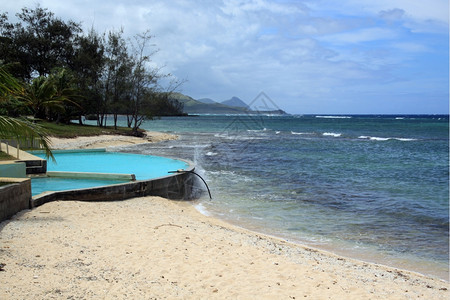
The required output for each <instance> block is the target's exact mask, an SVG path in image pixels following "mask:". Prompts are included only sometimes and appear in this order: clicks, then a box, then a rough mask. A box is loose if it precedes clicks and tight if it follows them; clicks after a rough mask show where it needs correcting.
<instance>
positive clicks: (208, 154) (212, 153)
mask: <svg viewBox="0 0 450 300" xmlns="http://www.w3.org/2000/svg"><path fill="white" fill-rule="evenodd" d="M206 155H207V156H216V155H217V153H216V152H211V151H209V152H207V153H206Z"/></svg>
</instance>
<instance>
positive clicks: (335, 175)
mask: <svg viewBox="0 0 450 300" xmlns="http://www.w3.org/2000/svg"><path fill="white" fill-rule="evenodd" d="M142 128H144V129H147V130H154V131H162V132H169V133H174V134H177V135H179V136H180V138H179V139H178V140H176V141H166V142H162V143H158V144H145V145H138V146H133V147H127V148H124V149H123V150H124V151H127V152H134V153H143V154H152V155H163V156H169V157H178V158H184V159H189V160H191V161H193V162H194V163H195V164H196V166H197V168H196V170H197V172H198V173H199V174H200V175H201V176H202V177H203V178H204V179H205V180H206V181H207V183H208V185H209V188H210V189H211V193H212V200H210V199H209V197H208V194H207V193H203V194H202V196H201V197H200V199H199V200H196V201H195V202H194V204H195V206H196V207H197V209H198V210H200V211H201V212H202V213H204V214H207V215H211V216H214V217H218V218H221V219H224V220H226V221H228V222H230V223H233V224H236V225H239V226H241V227H244V228H248V229H250V230H254V231H258V232H262V233H266V234H270V235H274V236H277V237H280V238H283V239H286V240H288V241H291V242H298V243H301V244H306V245H309V246H311V247H315V248H319V249H324V250H327V251H331V252H333V253H336V254H339V255H344V256H347V257H353V258H357V259H361V260H364V261H368V262H374V263H379V264H384V265H389V266H394V267H397V268H402V269H407V270H412V271H416V272H419V273H423V274H427V275H432V276H438V277H440V278H444V279H447V280H448V272H449V118H448V115H445V116H438V115H426V116H419V115H413V116H406V115H401V116H393V115H392V116H391V115H381V116H378V115H348V116H341V115H339V116H332V115H330V116H324V115H317V116H316V115H304V116H303V115H299V116H290V115H289V116H252V115H229V116H212V115H201V116H195V117H177V118H170V117H167V118H162V119H159V120H153V121H147V122H145V123H144V124H143V126H142ZM199 187H201V188H203V187H202V186H201V185H199Z"/></svg>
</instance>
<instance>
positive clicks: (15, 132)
mask: <svg viewBox="0 0 450 300" xmlns="http://www.w3.org/2000/svg"><path fill="white" fill-rule="evenodd" d="M23 94H24V89H23V87H22V86H21V84H20V83H19V82H18V81H17V80H16V79H15V78H14V77H13V76H12V75H11V74H9V73H8V72H7V71H6V70H5V68H4V67H3V66H0V104H3V103H6V102H8V101H10V100H11V99H14V98H15V99H20V98H21V97H22V96H23ZM0 139H15V140H17V141H18V142H20V141H23V142H29V141H37V142H38V144H39V146H40V147H41V148H43V149H44V150H45V153H46V155H47V157H51V158H52V159H54V157H53V154H52V151H51V149H50V140H49V138H48V134H47V133H46V132H45V130H44V129H43V128H41V127H40V126H38V125H37V124H33V123H31V122H30V121H28V120H26V119H25V118H14V117H9V116H4V115H0Z"/></svg>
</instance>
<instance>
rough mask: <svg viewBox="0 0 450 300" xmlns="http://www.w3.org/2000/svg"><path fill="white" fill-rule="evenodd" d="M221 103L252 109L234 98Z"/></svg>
mask: <svg viewBox="0 0 450 300" xmlns="http://www.w3.org/2000/svg"><path fill="white" fill-rule="evenodd" d="M221 103H222V104H224V105H228V106H234V107H243V108H246V109H250V107H249V106H248V105H247V104H246V103H245V102H244V101H242V100H241V99H239V98H238V97H232V98H231V99H228V100H225V101H222V102H221Z"/></svg>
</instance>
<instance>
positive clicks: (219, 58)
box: [3, 0, 448, 112]
mask: <svg viewBox="0 0 450 300" xmlns="http://www.w3.org/2000/svg"><path fill="white" fill-rule="evenodd" d="M35 2H36V0H17V1H14V2H13V1H7V3H6V4H5V5H4V8H3V9H4V10H7V11H10V12H11V13H13V12H18V11H19V10H20V8H21V7H24V6H29V7H34V6H35ZM40 3H41V6H42V7H48V8H49V9H50V10H51V11H52V12H54V13H55V14H56V15H57V16H60V17H63V18H65V19H69V18H70V19H72V20H75V21H82V22H83V25H84V26H85V28H86V29H88V28H90V27H91V26H92V25H94V27H95V28H96V29H97V30H98V31H99V32H104V31H106V30H110V29H116V30H117V29H120V27H124V30H125V33H126V34H127V35H129V36H131V35H133V34H136V33H140V32H143V31H144V30H146V29H150V30H151V32H152V34H154V36H155V38H154V40H153V42H154V43H155V44H156V45H157V48H159V49H161V50H160V52H158V53H157V54H156V55H155V56H154V60H155V63H158V64H159V65H165V66H166V67H165V69H164V71H165V72H171V73H173V74H174V75H175V76H176V77H178V78H180V79H185V78H187V79H188V80H189V81H188V82H187V83H186V84H185V85H184V86H183V92H185V93H187V94H189V95H191V96H193V97H197V98H202V97H210V98H213V99H216V100H225V99H227V98H230V97H231V96H232V95H237V96H239V97H241V98H242V99H244V100H247V101H251V100H252V99H253V98H254V97H255V96H256V95H258V94H259V92H261V91H265V92H266V93H267V94H268V95H269V96H270V97H272V98H273V100H274V101H275V102H277V104H278V105H279V106H280V107H281V108H286V109H288V110H290V111H291V112H308V111H305V109H308V110H309V112H326V111H332V109H335V110H338V109H341V110H345V106H344V105H343V104H340V102H339V101H342V103H344V102H345V101H344V100H343V99H352V98H356V97H360V96H359V95H362V94H364V95H367V94H371V93H374V94H375V93H376V92H377V91H378V92H379V93H381V94H383V95H389V93H390V92H391V93H396V92H398V91H397V90H395V89H398V88H404V89H405V91H407V90H408V89H407V86H408V83H410V82H413V83H414V84H415V89H414V93H419V91H422V90H423V92H424V93H437V92H442V90H444V89H445V87H442V86H440V85H439V84H438V83H437V82H442V80H441V81H439V80H436V81H432V83H435V85H434V86H433V85H432V84H430V85H427V87H426V89H425V88H421V86H420V85H417V83H418V82H420V80H418V79H416V78H412V77H411V76H413V75H412V74H411V73H410V72H409V73H408V71H409V68H408V66H407V65H406V64H415V63H416V62H415V61H414V58H416V57H418V56H419V55H422V54H423V53H426V54H429V51H439V50H436V49H434V47H433V44H429V42H430V41H432V42H433V43H438V44H439V43H440V42H439V41H435V40H433V39H431V38H428V39H425V40H426V42H425V40H420V39H418V37H417V36H416V35H414V33H411V32H419V31H421V32H423V34H424V35H426V34H427V32H437V33H438V34H441V32H444V33H445V32H446V33H447V38H448V27H446V26H443V25H442V24H448V3H447V1H445V0H444V1H442V0H428V1H411V0H389V1H388V0H378V1H371V0H344V1H341V2H339V4H338V5H337V4H336V2H335V1H330V0H314V1H274V0H272V1H271V0H247V1H245V0H223V1H215V0H202V1H188V0H172V1H163V0H153V1H145V0H128V1H125V0H123V1H121V0H112V1H108V2H105V1H100V0H98V1H95V0H94V1H93V0H90V1H87V0H67V1H59V0H41V1H40ZM11 13H10V15H11ZM441 36H442V35H441ZM439 45H440V44H439ZM444 51H445V49H444ZM434 54H436V53H434ZM437 54H439V55H441V56H445V54H447V56H448V45H447V53H442V52H437ZM427 59H431V56H430V58H428V57H426V58H422V60H424V61H426V60H427ZM447 62H448V58H447ZM415 67H416V68H417V69H420V68H422V67H423V69H424V70H427V69H428V68H431V67H429V66H428V65H426V64H424V65H423V66H422V65H417V66H416V65H415ZM394 68H395V72H396V75H393V74H394V72H393V71H392V70H393V69H394ZM403 70H404V71H403ZM402 72H404V74H402ZM398 74H402V76H403V77H404V78H407V79H402V82H403V83H402V84H397V85H396V84H393V83H392V84H389V85H388V84H386V82H388V81H391V82H396V81H398V80H399V79H398V78H399V77H401V76H398ZM441 76H443V77H445V76H446V78H444V81H445V79H447V80H448V70H447V73H445V72H443V73H441ZM391 89H392V90H391ZM410 90H413V89H410ZM365 91H366V92H365ZM446 91H447V94H448V89H446ZM444 94H445V93H444ZM329 99H331V100H330V101H328V100H329ZM444 100H445V101H448V99H444ZM346 101H347V100H346ZM349 101H350V100H349ZM361 101H362V102H361V103H362V104H361V105H363V104H364V99H363V100H361ZM386 103H387V102H386ZM386 105H388V104H386ZM343 112H344V111H343Z"/></svg>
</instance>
